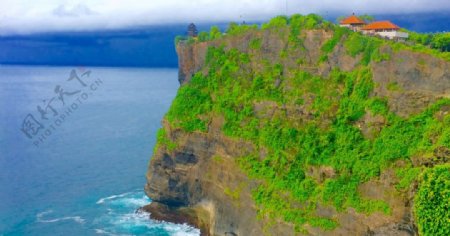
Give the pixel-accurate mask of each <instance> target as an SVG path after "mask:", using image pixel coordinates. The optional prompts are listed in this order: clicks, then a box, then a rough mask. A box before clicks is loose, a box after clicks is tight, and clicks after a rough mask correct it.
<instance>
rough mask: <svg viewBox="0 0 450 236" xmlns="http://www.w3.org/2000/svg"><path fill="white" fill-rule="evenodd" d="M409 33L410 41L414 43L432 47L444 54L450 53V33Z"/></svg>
mask: <svg viewBox="0 0 450 236" xmlns="http://www.w3.org/2000/svg"><path fill="white" fill-rule="evenodd" d="M408 33H409V40H410V41H412V42H415V43H418V44H422V45H426V46H430V47H431V48H434V49H437V50H440V51H442V52H450V32H444V33H432V34H420V33H416V32H408Z"/></svg>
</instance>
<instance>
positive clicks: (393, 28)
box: [361, 21, 409, 39]
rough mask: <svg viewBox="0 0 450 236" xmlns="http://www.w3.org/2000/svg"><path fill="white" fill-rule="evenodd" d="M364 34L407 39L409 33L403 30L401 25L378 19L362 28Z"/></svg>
mask: <svg viewBox="0 0 450 236" xmlns="http://www.w3.org/2000/svg"><path fill="white" fill-rule="evenodd" d="M361 31H362V32H363V33H364V34H369V35H379V36H381V37H383V38H388V39H406V38H408V36H409V35H408V33H406V32H401V31H400V27H399V26H397V25H396V24H394V23H392V22H390V21H376V22H372V23H370V24H367V25H365V26H364V27H362V28H361Z"/></svg>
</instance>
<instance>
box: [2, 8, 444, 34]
mask: <svg viewBox="0 0 450 236" xmlns="http://www.w3.org/2000/svg"><path fill="white" fill-rule="evenodd" d="M61 2H63V3H62V4H61ZM286 3H287V4H286ZM286 6H287V8H286ZM286 9H287V11H286ZM449 11H450V1H448V0H433V1H430V0H322V1H319V0H287V1H283V0H190V1H186V0H152V1H148V0H126V1H123V0H96V1H88V0H78V1H77V0H34V1H29V0H15V1H10V0H0V34H17V33H21V34H23V33H35V32H46V31H80V30H97V29H115V28H125V27H132V26H143V25H155V24H156V25H157V24H167V23H187V22H191V21H193V22H201V21H207V22H219V21H240V20H246V21H252V20H265V19H268V18H270V17H272V16H274V15H279V14H286V13H288V14H294V13H301V14H307V13H319V14H323V15H326V14H351V13H352V12H355V13H357V14H366V13H368V14H410V13H427V12H429V13H431V12H449Z"/></svg>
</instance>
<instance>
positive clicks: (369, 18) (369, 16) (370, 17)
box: [359, 14, 375, 22]
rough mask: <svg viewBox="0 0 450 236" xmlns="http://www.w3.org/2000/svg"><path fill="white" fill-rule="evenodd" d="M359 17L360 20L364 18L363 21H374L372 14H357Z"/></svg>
mask: <svg viewBox="0 0 450 236" xmlns="http://www.w3.org/2000/svg"><path fill="white" fill-rule="evenodd" d="M359 18H360V19H361V20H364V21H365V22H373V21H375V17H374V16H371V15H367V14H364V15H361V16H359Z"/></svg>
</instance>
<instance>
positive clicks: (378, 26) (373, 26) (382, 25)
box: [362, 21, 400, 30]
mask: <svg viewBox="0 0 450 236" xmlns="http://www.w3.org/2000/svg"><path fill="white" fill-rule="evenodd" d="M384 29H396V30H398V29H400V27H398V26H397V25H396V24H394V23H392V22H390V21H377V22H372V23H370V24H368V25H366V26H364V27H363V28H362V30H384Z"/></svg>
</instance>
